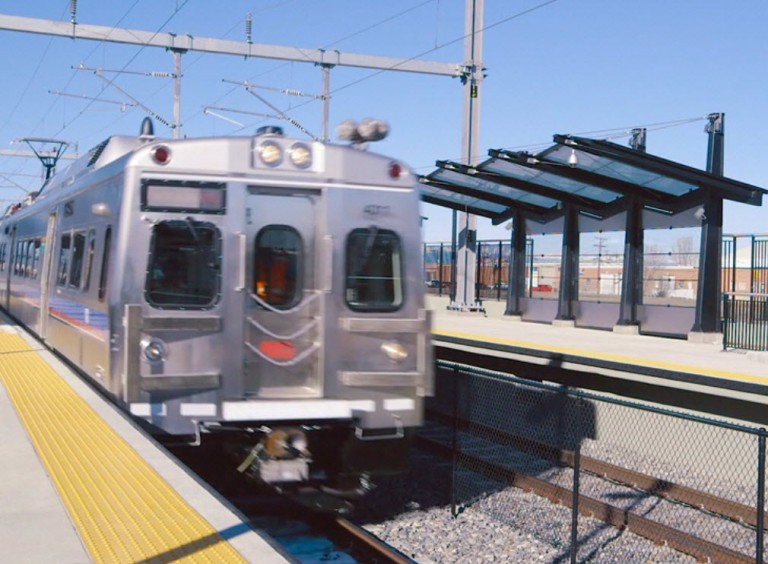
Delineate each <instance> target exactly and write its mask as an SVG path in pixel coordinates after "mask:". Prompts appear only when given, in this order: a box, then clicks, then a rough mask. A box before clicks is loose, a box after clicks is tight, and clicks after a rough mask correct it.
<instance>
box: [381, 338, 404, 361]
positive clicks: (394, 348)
mask: <svg viewBox="0 0 768 564" xmlns="http://www.w3.org/2000/svg"><path fill="white" fill-rule="evenodd" d="M381 350H382V351H384V354H386V355H387V356H388V357H389V358H390V360H392V361H393V362H403V361H404V360H405V359H406V358H408V351H407V350H405V347H404V346H403V345H401V344H400V343H398V342H397V341H389V342H387V343H384V344H383V345H381Z"/></svg>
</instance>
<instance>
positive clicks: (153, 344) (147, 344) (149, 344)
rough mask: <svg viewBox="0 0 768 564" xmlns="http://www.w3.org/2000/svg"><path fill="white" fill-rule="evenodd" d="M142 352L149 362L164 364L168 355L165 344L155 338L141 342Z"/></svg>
mask: <svg viewBox="0 0 768 564" xmlns="http://www.w3.org/2000/svg"><path fill="white" fill-rule="evenodd" d="M141 352H142V354H143V355H144V358H146V359H147V360H148V361H149V362H163V361H164V360H165V357H166V356H167V354H168V351H167V349H166V347H165V343H164V342H163V341H161V340H160V339H157V338H155V337H152V338H151V339H144V340H143V341H141Z"/></svg>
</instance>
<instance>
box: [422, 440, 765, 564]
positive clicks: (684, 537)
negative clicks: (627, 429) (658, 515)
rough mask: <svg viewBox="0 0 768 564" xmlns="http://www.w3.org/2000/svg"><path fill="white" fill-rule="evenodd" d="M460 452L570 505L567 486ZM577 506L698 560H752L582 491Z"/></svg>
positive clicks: (435, 447)
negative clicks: (589, 495)
mask: <svg viewBox="0 0 768 564" xmlns="http://www.w3.org/2000/svg"><path fill="white" fill-rule="evenodd" d="M415 443H416V445H417V446H419V447H420V448H423V449H424V450H427V451H430V452H432V453H434V454H438V455H440V456H443V457H446V458H451V457H452V456H453V449H452V448H451V447H450V446H446V445H444V444H441V443H440V442H437V441H433V440H431V439H428V438H425V437H422V436H419V437H417V438H416V442H415ZM461 456H462V458H463V459H466V460H468V461H469V462H471V464H473V465H474V469H476V470H478V471H479V472H481V473H483V474H484V475H486V476H488V477H490V478H493V479H494V480H503V481H505V482H506V483H507V484H508V485H510V486H514V487H517V488H521V489H523V490H525V491H532V492H534V493H536V494H537V495H539V496H541V497H545V498H547V499H549V500H550V501H551V502H552V503H556V504H558V505H563V506H565V507H569V508H572V507H573V492H572V491H571V490H569V489H567V488H563V487H561V486H556V485H554V484H550V483H549V482H546V481H544V480H542V479H540V478H536V477H534V476H530V475H528V474H525V473H523V472H519V471H517V470H512V469H510V468H507V467H505V466H501V465H499V464H496V463H493V462H490V461H487V460H483V459H482V458H480V457H478V456H475V455H472V454H468V453H466V452H462V453H461ZM578 506H579V513H580V514H582V515H585V516H588V517H594V518H596V519H599V520H601V521H603V522H604V523H606V524H609V525H612V526H613V527H616V528H617V529H619V530H629V531H631V532H633V533H635V534H636V535H639V536H641V537H644V538H646V539H648V540H651V541H653V542H655V543H657V544H666V545H667V546H669V547H670V548H673V549H674V550H677V551H679V552H683V553H685V554H688V555H690V556H692V557H694V558H696V559H698V560H702V561H709V562H734V563H736V562H744V563H747V562H754V559H753V558H751V557H749V556H747V555H746V554H743V553H740V552H737V551H735V550H731V549H729V548H727V547H724V546H721V545H718V544H716V543H713V542H710V541H708V540H705V539H702V538H700V537H696V536H694V535H691V534H689V533H686V532H684V531H680V530H678V529H675V528H673V527H669V526H668V525H663V524H661V523H657V522H656V521H652V520H651V519H647V518H645V517H642V516H640V515H636V514H634V513H631V512H630V511H627V510H625V509H621V508H619V507H615V506H613V505H610V504H608V503H605V502H602V501H599V500H597V499H594V498H591V497H588V496H585V495H583V494H581V495H579V496H578Z"/></svg>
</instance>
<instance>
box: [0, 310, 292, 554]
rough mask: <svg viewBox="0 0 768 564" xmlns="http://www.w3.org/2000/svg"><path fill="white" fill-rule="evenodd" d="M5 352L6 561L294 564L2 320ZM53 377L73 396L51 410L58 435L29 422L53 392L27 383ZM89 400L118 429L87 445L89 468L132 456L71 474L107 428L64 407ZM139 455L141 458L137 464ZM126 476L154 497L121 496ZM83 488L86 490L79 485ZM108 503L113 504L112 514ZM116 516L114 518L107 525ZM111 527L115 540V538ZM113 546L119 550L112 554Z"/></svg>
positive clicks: (0, 464)
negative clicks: (81, 445)
mask: <svg viewBox="0 0 768 564" xmlns="http://www.w3.org/2000/svg"><path fill="white" fill-rule="evenodd" d="M0 348H2V349H3V350H2V354H0V429H2V442H1V443H0V551H2V561H3V562H13V563H25V562H29V563H35V564H47V563H51V564H53V563H55V564H62V563H64V564H75V563H87V562H112V561H121V562H122V561H126V562H133V561H157V562H162V561H172V560H176V559H179V558H184V559H185V561H190V562H194V561H200V562H203V561H205V562H210V561H211V558H213V559H214V561H226V562H259V563H262V562H263V563H270V564H271V563H278V562H281V563H283V562H290V561H291V560H290V558H289V557H287V556H286V555H284V553H283V552H282V551H281V550H280V549H279V548H278V547H277V546H276V545H275V544H274V543H273V542H272V541H271V539H269V538H268V537H267V536H266V535H264V534H263V533H261V532H259V531H256V530H253V529H252V528H251V527H250V526H249V525H248V523H246V522H244V521H243V519H242V517H241V516H240V515H239V514H238V513H237V512H236V511H234V510H233V509H232V508H231V507H230V506H228V504H227V503H226V502H225V501H224V500H222V499H220V498H218V497H217V496H216V495H214V493H212V492H211V491H209V490H208V489H207V488H206V487H204V485H203V484H202V483H201V482H199V481H198V480H196V479H195V478H194V477H193V476H191V475H190V474H189V473H188V472H187V471H186V470H185V469H183V468H182V467H181V466H179V465H178V463H177V462H176V461H175V459H173V458H171V457H169V456H168V455H167V453H166V452H165V451H164V450H163V449H161V448H159V447H158V446H157V445H156V444H155V443H154V442H153V441H152V440H151V439H149V438H148V437H147V436H145V435H144V434H143V433H142V432H140V431H139V430H138V429H137V428H136V427H135V426H134V425H133V424H132V423H131V422H130V421H129V420H127V419H126V418H125V417H124V416H123V414H121V413H120V412H119V411H118V410H117V409H116V408H115V407H114V406H113V405H112V404H110V403H108V402H106V401H105V400H104V399H103V398H101V397H100V396H99V395H98V394H96V393H95V392H94V391H93V390H92V389H91V388H90V387H88V386H87V385H85V383H84V382H82V381H81V380H80V379H79V378H78V377H77V376H75V375H74V374H73V373H72V372H71V371H70V370H69V369H68V368H67V367H66V366H64V365H63V364H62V363H61V362H59V361H58V360H57V359H56V358H55V357H54V356H53V355H52V354H51V353H49V352H47V351H45V350H43V349H41V347H40V345H39V343H37V342H36V341H34V340H33V339H31V338H30V337H28V336H27V335H25V334H24V333H23V332H22V331H20V330H19V329H18V328H16V327H15V326H14V325H13V324H12V323H11V322H9V321H8V320H7V319H5V318H0ZM38 363H39V364H38ZM49 370H50V371H51V373H52V374H46V375H45V377H46V378H49V379H51V381H53V382H54V384H55V385H56V386H63V388H56V390H57V393H59V392H60V390H65V393H64V394H61V395H59V396H56V399H55V401H54V404H61V407H62V410H61V411H59V409H58V408H59V407H60V406H59V405H54V406H53V408H51V407H50V406H49V407H46V408H45V409H46V411H48V412H50V415H51V421H52V422H53V425H52V427H53V428H51V429H47V430H46V429H42V426H45V425H47V424H48V423H46V421H45V420H44V419H45V418H34V417H31V416H30V414H32V413H35V411H34V408H40V407H41V405H42V404H44V402H45V401H46V400H45V398H44V397H43V395H44V392H43V391H42V390H41V391H40V396H39V397H36V396H35V394H36V391H37V390H35V389H34V388H30V389H32V392H31V393H30V392H29V389H27V391H25V389H24V388H23V385H24V384H28V383H29V382H23V380H29V379H30V378H31V377H32V375H39V373H40V372H46V371H49ZM14 372H19V373H20V374H21V384H19V382H20V380H19V379H16V380H14V378H15V377H16V376H15V375H14ZM70 395H71V398H70ZM25 396H26V397H25ZM58 398H60V399H58ZM81 400H82V401H83V402H85V404H87V406H88V407H87V408H86V410H88V411H89V412H90V410H92V412H93V413H95V416H96V417H98V418H99V420H100V421H103V422H104V423H105V427H104V428H105V429H106V428H108V429H109V431H105V432H103V433H102V432H100V434H101V435H103V436H99V437H96V438H95V439H91V438H89V439H87V440H86V441H84V442H85V444H86V446H87V445H89V444H90V445H91V446H92V448H91V450H90V452H88V453H86V458H88V459H89V460H87V461H86V462H90V463H95V462H96V461H98V460H101V458H99V456H100V455H101V454H106V455H107V459H109V458H110V457H111V456H112V455H114V457H116V458H117V457H123V458H119V461H118V470H115V469H114V468H107V467H105V468H103V469H100V468H98V467H96V468H95V471H96V474H95V475H94V474H89V473H88V472H85V471H77V472H75V473H74V474H71V473H70V474H68V473H67V468H66V467H67V466H73V465H76V464H79V463H81V462H82V461H78V460H77V454H76V451H77V448H78V446H77V444H75V443H76V442H77V441H78V440H80V441H82V439H83V436H88V433H93V432H94V428H95V427H101V423H99V424H98V425H94V424H93V422H92V421H91V420H88V419H84V421H86V422H87V423H88V427H89V428H88V429H86V428H80V429H78V428H77V427H72V426H71V425H77V422H73V421H71V419H72V418H67V417H65V416H64V415H65V414H66V413H67V412H66V405H65V404H66V403H67V402H69V401H73V402H80V401H81ZM27 401H28V402H29V404H30V405H32V406H33V409H32V410H30V409H27V408H26V407H25V405H24V404H25V403H26V402H27ZM54 412H55V413H54ZM38 413H39V412H38ZM57 417H59V419H57ZM57 428H58V429H57ZM73 429H75V431H74V432H73ZM41 431H44V433H43V434H41ZM60 431H66V432H60ZM80 433H82V435H80ZM41 437H42V438H41ZM46 437H49V438H50V440H48V439H47V438H46ZM101 440H104V441H107V442H105V443H104V444H105V445H108V447H109V448H106V449H104V448H101V449H99V448H98V446H97V445H98V441H101ZM121 449H123V450H124V451H125V453H127V454H123V453H122V452H121ZM105 450H106V451H107V452H106V453H104V451H105ZM131 456H135V457H136V460H135V461H133V462H131V459H130V457H131ZM137 473H138V474H137ZM73 476H74V478H73ZM123 478H132V479H138V484H139V486H138V487H139V489H140V490H146V493H147V494H148V495H149V498H150V500H149V501H144V500H142V499H141V497H142V496H143V495H144V493H145V492H144V491H141V492H138V493H137V492H134V491H130V490H126V491H122V490H120V488H121V487H122V485H123V484H124V483H125V482H124V480H123ZM100 480H104V481H105V483H106V484H107V487H108V488H109V496H114V497H113V498H112V497H110V499H106V497H107V496H105V495H104V494H103V493H102V492H101V490H99V487H100V485H99V484H98V483H97V482H99V481H100ZM78 481H79V482H80V483H75V482H78ZM73 492H74V493H73ZM164 492H165V493H164ZM75 498H77V499H75ZM102 498H104V499H102ZM114 500H118V501H114ZM100 502H103V503H108V504H109V507H104V506H103V505H100ZM149 502H157V503H159V504H161V505H163V504H164V503H168V504H176V505H178V509H175V510H174V511H167V512H166V511H142V507H144V506H142V505H141V504H142V503H149ZM79 504H82V507H79ZM150 507H151V506H150ZM83 508H85V509H86V510H90V514H89V513H88V512H87V511H86V513H85V514H84V513H83V512H82V510H83ZM166 513H167V517H166V515H165V514H166ZM108 515H111V517H109V518H108V519H106V516H108ZM131 516H132V517H133V518H134V519H137V520H138V521H137V524H136V523H128V522H127V519H128V518H129V517H131ZM123 518H125V519H126V521H123ZM105 519H106V520H105ZM141 519H145V521H141ZM192 525H195V526H196V528H194V527H192ZM135 526H138V527H139V528H143V529H144V531H143V532H142V531H139V532H138V534H137V535H136V536H135V537H131V534H132V533H131V527H135ZM177 526H178V529H175V527H177ZM111 530H114V531H115V532H114V534H115V535H116V537H115V538H114V539H112V540H110V537H109V535H110V534H111V533H110V531H111ZM94 535H95V536H103V537H104V538H103V539H101V540H103V541H104V543H105V544H104V546H105V547H106V548H104V551H103V552H100V551H99V548H98V547H99V546H100V544H99V539H97V540H95V541H94V540H93V537H94ZM153 535H159V536H160V537H162V538H160V540H157V539H154V541H153V542H154V544H152V543H149V544H147V546H142V545H143V541H145V540H152V539H153ZM117 544H120V545H124V547H123V548H122V550H123V552H119V547H118V548H115V547H114V546H112V545H117ZM94 547H96V548H94ZM113 549H114V550H115V551H116V552H114V554H112V555H110V552H109V551H110V550H113ZM142 551H143V552H142ZM115 554H118V555H119V554H122V556H115ZM136 555H139V556H136Z"/></svg>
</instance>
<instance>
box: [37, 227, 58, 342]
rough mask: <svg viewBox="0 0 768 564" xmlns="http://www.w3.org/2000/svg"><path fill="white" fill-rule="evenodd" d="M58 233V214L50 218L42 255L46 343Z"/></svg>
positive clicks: (42, 326) (42, 324) (42, 319)
mask: <svg viewBox="0 0 768 564" xmlns="http://www.w3.org/2000/svg"><path fill="white" fill-rule="evenodd" d="M55 233H56V214H55V213H52V214H51V215H49V216H48V227H47V229H46V232H45V241H43V244H42V249H41V250H40V254H41V256H42V257H43V264H42V271H41V273H40V323H39V327H40V338H41V339H42V340H43V341H45V340H46V339H47V336H48V305H49V289H50V282H51V265H52V263H53V249H54V247H55V245H54V244H53V243H54V241H55V239H54V237H55Z"/></svg>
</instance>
